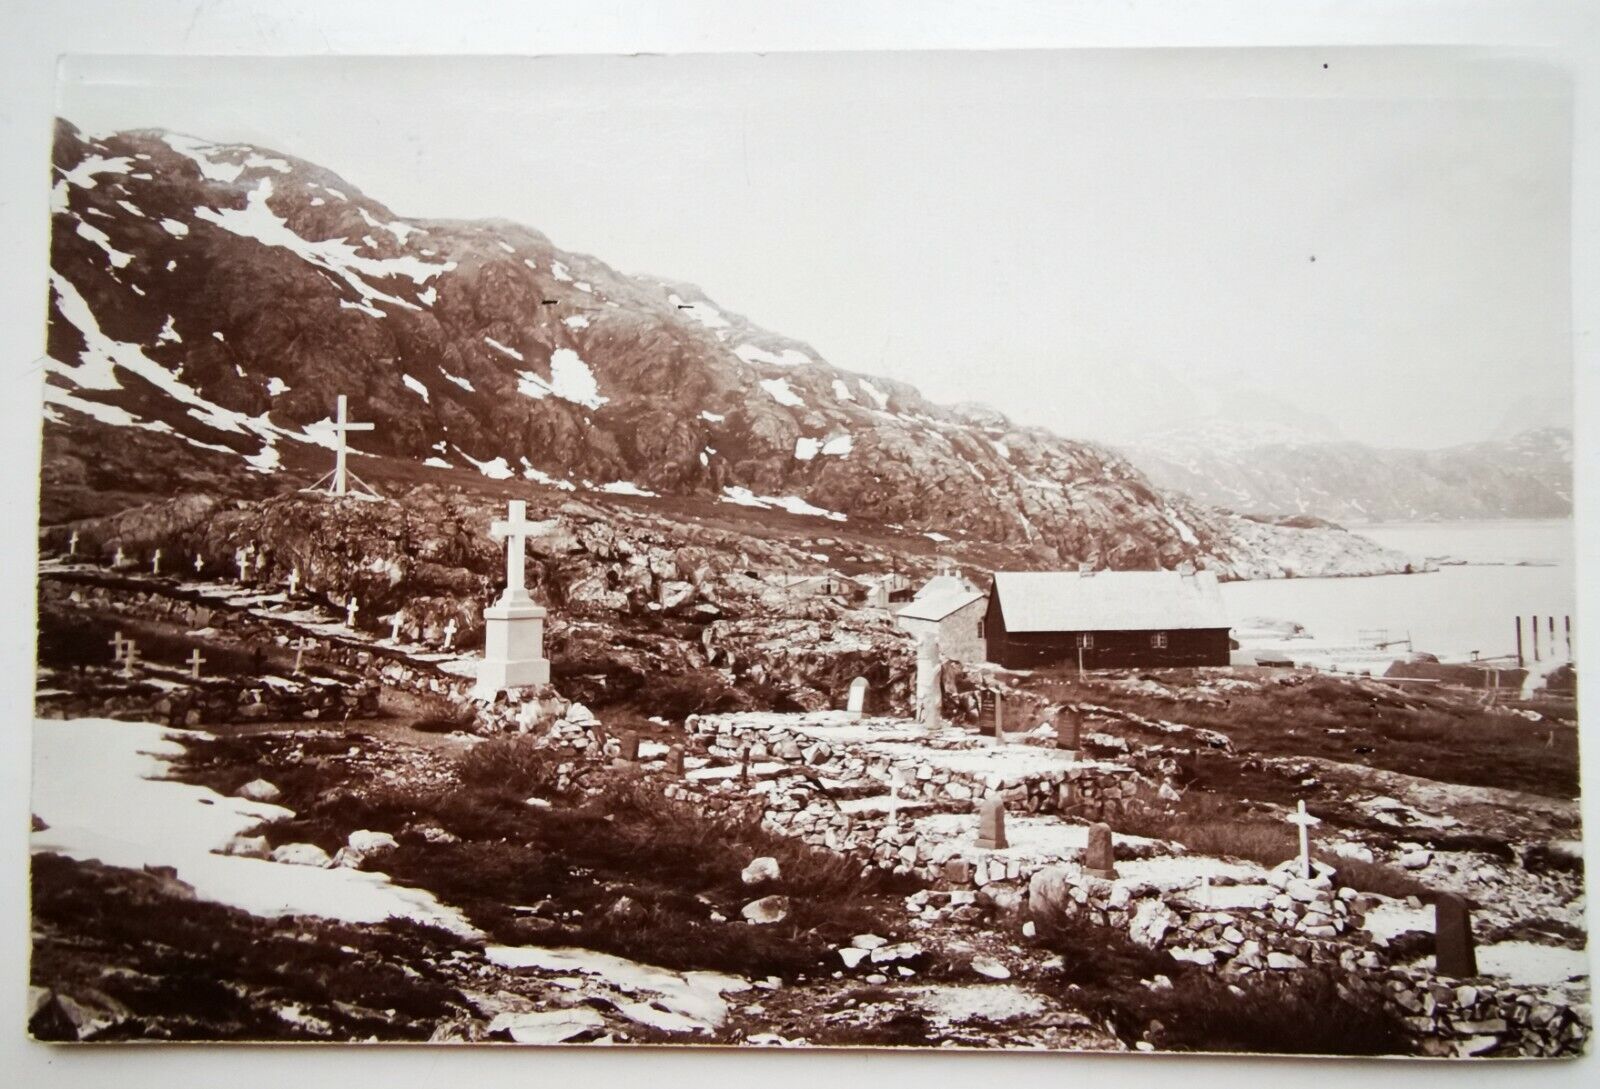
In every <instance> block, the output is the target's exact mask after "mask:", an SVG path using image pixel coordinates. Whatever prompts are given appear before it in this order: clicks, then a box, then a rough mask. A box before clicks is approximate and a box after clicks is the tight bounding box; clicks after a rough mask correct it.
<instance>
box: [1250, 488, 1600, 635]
mask: <svg viewBox="0 0 1600 1089" xmlns="http://www.w3.org/2000/svg"><path fill="white" fill-rule="evenodd" d="M1351 528H1352V529H1354V530H1355V532H1357V533H1360V534H1362V535H1363V536H1366V537H1370V538H1371V539H1372V540H1374V541H1377V542H1378V543H1379V544H1381V545H1384V546H1386V547H1388V548H1393V549H1396V550H1397V551H1400V552H1404V553H1406V554H1408V555H1413V556H1416V557H1418V558H1419V559H1422V558H1429V559H1433V560H1435V561H1439V562H1441V566H1440V568H1439V570H1437V571H1429V572H1426V573H1423V574H1417V575H1376V576H1371V577H1366V578H1335V579H1276V580H1270V581H1255V582H1232V583H1225V584H1224V585H1223V587H1222V597H1223V601H1224V603H1225V604H1226V605H1227V608H1228V612H1229V614H1230V615H1231V617H1232V619H1233V622H1234V623H1235V624H1238V623H1239V622H1240V621H1242V620H1244V619H1245V618H1247V617H1270V618H1273V619H1279V620H1294V621H1297V622H1299V623H1300V624H1303V625H1305V627H1306V629H1307V630H1308V631H1309V632H1310V633H1311V634H1312V635H1314V636H1315V637H1316V638H1317V640H1318V641H1319V642H1322V643H1346V642H1348V643H1356V642H1358V641H1361V636H1362V635H1363V633H1368V634H1370V633H1372V632H1374V631H1379V630H1383V631H1387V632H1388V638H1390V639H1404V638H1405V637H1406V636H1407V634H1409V635H1410V637H1411V639H1412V642H1413V645H1414V646H1415V648H1416V649H1417V650H1421V651H1429V652H1431V653H1434V654H1437V655H1439V656H1440V657H1441V658H1466V657H1468V656H1469V655H1471V654H1472V652H1474V651H1477V652H1478V653H1479V654H1481V655H1482V656H1484V657H1490V656H1493V655H1500V654H1513V653H1515V652H1516V629H1515V622H1516V621H1515V618H1516V617H1517V616H1519V615H1521V616H1528V615H1530V614H1537V615H1538V616H1539V617H1541V618H1544V617H1548V616H1554V617H1555V618H1556V637H1557V650H1558V653H1559V654H1560V655H1561V656H1562V657H1565V655H1566V643H1565V632H1564V631H1563V627H1562V618H1563V617H1565V616H1568V615H1571V616H1572V617H1573V629H1574V634H1573V641H1574V644H1576V641H1577V623H1578V620H1577V616H1576V612H1577V609H1576V598H1577V592H1576V567H1575V547H1574V546H1575V542H1574V535H1573V524H1572V522H1571V520H1570V519H1553V520H1537V521H1535V520H1505V521H1482V522H1393V523H1379V524H1373V525H1367V526H1353V527H1351ZM1455 561H1465V562H1464V563H1457V562H1455ZM1546 623H1547V622H1546V621H1544V620H1543V619H1541V628H1540V647H1541V650H1544V649H1545V648H1546V647H1547V645H1548V644H1547V638H1546V636H1547V630H1546V628H1545V627H1544V625H1545V624H1546ZM1524 638H1526V635H1525V636H1524ZM1527 651H1528V653H1529V654H1531V653H1532V646H1531V644H1529V645H1528V647H1527Z"/></svg>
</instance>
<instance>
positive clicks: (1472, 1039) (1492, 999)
mask: <svg viewBox="0 0 1600 1089" xmlns="http://www.w3.org/2000/svg"><path fill="white" fill-rule="evenodd" d="M1380 986H1381V988H1382V991H1383V993H1384V995H1385V997H1386V998H1387V999H1388V1000H1389V1001H1391V1002H1393V1003H1394V1004H1395V1005H1396V1006H1397V1007H1399V1009H1400V1011H1401V1013H1402V1016H1403V1019H1404V1021H1405V1024H1406V1027H1407V1028H1408V1029H1409V1030H1410V1031H1411V1032H1412V1033H1413V1034H1414V1035H1415V1036H1416V1037H1417V1038H1418V1039H1419V1040H1420V1041H1421V1044H1422V1050H1423V1051H1424V1052H1425V1053H1427V1054H1433V1055H1454V1056H1464V1055H1489V1054H1493V1055H1501V1056H1556V1055H1576V1054H1580V1053H1582V1051H1583V1050H1584V1044H1585V1042H1586V1041H1587V1040H1588V1038H1589V1034H1590V1032H1591V1031H1592V1030H1593V1027H1594V1026H1593V1021H1592V1016H1591V1014H1590V1011H1589V1003H1588V993H1587V988H1584V993H1583V994H1581V995H1573V994H1568V993H1565V992H1564V991H1562V990H1561V989H1558V988H1542V987H1516V986H1512V985H1508V984H1505V983H1495V982H1488V981H1484V980H1478V981H1476V982H1465V981H1457V980H1449V979H1444V978H1441V977H1440V976H1438V975H1436V974H1434V973H1433V972H1431V971H1419V970H1410V971H1406V970H1400V969H1396V970H1393V971H1391V972H1389V973H1387V974H1386V975H1385V977H1384V979H1383V980H1382V982H1381V984H1380Z"/></svg>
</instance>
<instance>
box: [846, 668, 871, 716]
mask: <svg viewBox="0 0 1600 1089" xmlns="http://www.w3.org/2000/svg"><path fill="white" fill-rule="evenodd" d="M866 706H867V679H866V678H865V677H857V678H856V679H855V680H853V681H851V682H850V695H849V698H848V699H847V700H846V702H845V706H844V709H845V710H846V711H848V712H850V713H851V714H852V715H855V716H856V717H857V718H859V717H860V716H861V714H862V712H863V711H864V710H865V709H866Z"/></svg>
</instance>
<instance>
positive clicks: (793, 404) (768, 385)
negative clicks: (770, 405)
mask: <svg viewBox="0 0 1600 1089" xmlns="http://www.w3.org/2000/svg"><path fill="white" fill-rule="evenodd" d="M761 388H762V389H764V390H766V391H767V393H768V394H769V395H770V396H771V397H772V399H773V400H774V401H776V402H778V403H779V404H780V405H787V406H788V407H789V408H805V407H806V403H805V401H804V400H802V399H801V397H800V395H799V394H798V393H796V392H795V391H794V390H792V389H790V388H789V380H788V379H786V378H763V379H761Z"/></svg>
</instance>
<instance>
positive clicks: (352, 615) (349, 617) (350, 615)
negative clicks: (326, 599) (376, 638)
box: [344, 597, 361, 628]
mask: <svg viewBox="0 0 1600 1089" xmlns="http://www.w3.org/2000/svg"><path fill="white" fill-rule="evenodd" d="M360 611H361V606H359V605H357V604H356V599H355V598H354V597H350V598H348V599H347V600H346V601H345V603H344V622H345V626H346V627H350V628H353V627H355V626H356V613H358V612H360Z"/></svg>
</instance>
